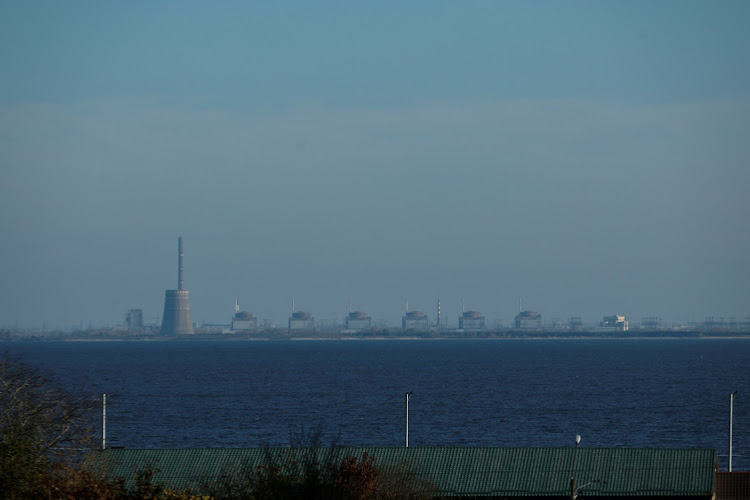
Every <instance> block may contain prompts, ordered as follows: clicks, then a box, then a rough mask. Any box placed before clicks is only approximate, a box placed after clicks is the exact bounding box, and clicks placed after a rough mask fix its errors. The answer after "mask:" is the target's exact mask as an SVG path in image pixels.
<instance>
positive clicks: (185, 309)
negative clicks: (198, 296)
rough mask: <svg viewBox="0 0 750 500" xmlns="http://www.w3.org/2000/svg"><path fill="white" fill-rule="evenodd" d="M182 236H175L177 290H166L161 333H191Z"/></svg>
mask: <svg viewBox="0 0 750 500" xmlns="http://www.w3.org/2000/svg"><path fill="white" fill-rule="evenodd" d="M183 264H184V253H183V245H182V238H181V237H180V238H177V290H166V291H165V295H164V315H163V316H162V321H161V334H162V335H185V334H193V333H195V330H193V322H192V319H191V318H190V298H189V295H190V293H189V292H188V291H187V290H186V289H185V268H184V266H183Z"/></svg>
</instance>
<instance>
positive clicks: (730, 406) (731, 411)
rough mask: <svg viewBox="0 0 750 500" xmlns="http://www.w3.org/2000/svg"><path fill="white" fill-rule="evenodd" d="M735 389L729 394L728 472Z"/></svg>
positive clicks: (730, 462) (730, 468) (730, 461)
mask: <svg viewBox="0 0 750 500" xmlns="http://www.w3.org/2000/svg"><path fill="white" fill-rule="evenodd" d="M736 394H737V391H734V392H733V393H732V394H730V395H729V472H732V417H733V413H734V396H735V395H736Z"/></svg>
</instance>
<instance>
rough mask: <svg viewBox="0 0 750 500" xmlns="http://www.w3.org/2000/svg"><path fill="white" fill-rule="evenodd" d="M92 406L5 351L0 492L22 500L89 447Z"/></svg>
mask: <svg viewBox="0 0 750 500" xmlns="http://www.w3.org/2000/svg"><path fill="white" fill-rule="evenodd" d="M95 404H96V401H95V400H94V399H93V398H90V397H87V396H76V395H73V394H71V393H70V392H68V391H66V390H65V388H64V387H62V386H61V385H60V384H58V383H56V382H54V381H53V380H52V379H50V378H47V377H46V376H44V375H42V374H41V373H40V372H38V371H37V370H35V369H34V368H32V367H30V366H28V365H26V364H25V363H23V362H22V361H21V360H19V359H17V358H13V357H11V356H10V355H9V354H8V353H7V352H6V353H5V354H4V356H3V358H2V360H0V491H1V492H2V493H3V495H4V496H5V498H8V499H16V498H28V497H30V496H31V491H32V490H33V488H34V486H35V485H37V484H39V481H40V477H41V476H42V475H44V474H47V473H49V472H50V470H51V468H52V467H53V466H54V465H55V464H60V463H64V462H73V461H75V460H76V457H78V456H81V454H82V452H83V451H85V449H86V448H88V445H89V444H90V443H91V438H92V433H91V425H90V423H91V420H90V418H91V415H92V414H93V409H94V405H95Z"/></svg>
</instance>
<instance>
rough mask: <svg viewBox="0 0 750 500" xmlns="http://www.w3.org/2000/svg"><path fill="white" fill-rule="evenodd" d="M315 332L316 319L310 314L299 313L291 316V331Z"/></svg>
mask: <svg viewBox="0 0 750 500" xmlns="http://www.w3.org/2000/svg"><path fill="white" fill-rule="evenodd" d="M299 330H308V331H315V318H313V317H312V315H311V314H310V313H309V312H305V311H297V312H293V313H292V315H291V316H289V331H290V332H292V331H299Z"/></svg>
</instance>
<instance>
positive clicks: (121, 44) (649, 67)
mask: <svg viewBox="0 0 750 500" xmlns="http://www.w3.org/2000/svg"><path fill="white" fill-rule="evenodd" d="M748 26H750V3H749V2H747V1H738V2H731V1H722V2H707V1H701V2H689V1H680V2H675V1H670V2H658V1H653V0H649V1H643V2H638V1H627V2H607V1H591V2H572V1H571V2H558V1H553V2H542V1H532V2H527V1H519V2H504V1H492V2H438V1H423V2H420V1H415V2H401V1H398V2H387V1H379V2H370V3H364V2H244V1H242V2H219V3H217V2H187V1H179V2H177V1H175V2H94V1H92V2H75V1H71V2H27V1H4V2H2V3H0V234H1V235H2V239H1V240H0V242H1V245H0V326H15V325H18V326H28V327H34V326H41V325H42V324H44V325H45V326H46V327H48V328H52V327H70V326H74V325H79V324H80V322H83V324H84V326H88V325H89V324H92V325H94V326H100V325H114V324H118V323H122V322H123V319H124V316H125V313H126V311H127V309H129V308H142V309H143V310H144V316H145V318H146V321H148V322H153V321H156V318H157V317H160V316H161V313H162V308H163V301H164V290H165V289H169V288H175V287H176V284H177V283H176V282H177V276H176V253H177V237H178V236H183V237H184V238H185V247H186V266H187V271H186V285H187V288H188V289H189V290H190V293H191V307H192V313H193V320H194V321H196V322H198V323H201V322H228V321H229V318H230V317H231V315H232V313H233V312H234V300H235V298H238V299H239V300H240V304H241V306H242V308H243V309H247V310H249V311H251V312H254V313H255V314H256V315H258V316H259V317H260V318H261V319H269V320H271V321H273V322H275V323H277V324H285V322H286V317H287V316H288V314H289V310H290V307H291V298H292V297H294V298H295V299H296V305H297V308H298V309H302V310H306V311H309V312H311V313H312V314H313V315H314V316H315V317H316V318H317V319H318V320H319V321H321V320H328V321H332V320H341V319H342V318H343V316H344V315H345V314H346V312H347V300H348V298H349V297H351V300H352V305H353V307H354V308H356V309H362V310H365V311H367V312H369V313H370V314H371V315H372V317H373V318H374V319H375V320H380V321H385V322H388V323H391V324H394V325H395V324H398V323H399V321H400V316H401V315H402V312H403V307H404V300H405V299H408V300H409V304H410V306H411V308H412V309H419V310H422V311H424V312H425V313H427V314H429V315H430V319H431V321H433V320H434V316H435V301H436V299H437V298H438V297H440V298H441V299H442V305H443V311H444V314H446V315H447V316H448V318H449V322H450V324H452V325H455V324H456V323H457V316H458V314H459V313H460V310H461V299H462V297H463V298H465V301H466V306H467V308H471V309H477V310H479V311H481V312H482V313H483V314H484V315H485V316H487V318H488V321H490V322H493V321H495V320H502V321H503V322H504V323H505V324H508V323H509V322H510V321H511V320H512V318H513V316H514V315H515V313H516V312H517V309H518V297H519V296H522V297H523V300H524V306H525V307H524V308H529V309H533V310H536V311H539V312H541V313H542V314H543V315H544V317H545V319H548V320H551V319H553V318H558V319H560V320H563V321H567V319H568V318H569V317H570V316H578V315H580V316H582V317H583V320H584V321H585V322H594V321H598V320H600V319H601V316H603V315H606V314H614V313H620V314H625V315H627V316H628V317H629V319H630V320H631V321H634V322H639V321H640V320H641V318H642V317H644V316H660V317H661V318H663V320H664V321H665V322H672V321H688V320H703V319H704V318H705V317H706V316H708V315H713V316H717V317H719V316H724V317H729V316H736V317H737V319H743V318H745V317H746V316H750V259H749V258H748V248H750V196H749V195H748V191H749V188H750V162H749V160H750V64H748V60H750V30H748Z"/></svg>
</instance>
